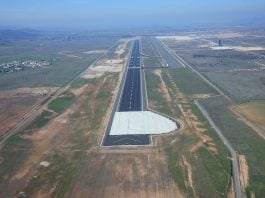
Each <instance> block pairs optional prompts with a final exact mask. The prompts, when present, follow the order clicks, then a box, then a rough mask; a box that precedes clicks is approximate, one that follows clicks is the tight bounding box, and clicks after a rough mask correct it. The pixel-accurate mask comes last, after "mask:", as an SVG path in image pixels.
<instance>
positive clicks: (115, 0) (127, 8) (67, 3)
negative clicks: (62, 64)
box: [0, 0, 265, 29]
mask: <svg viewBox="0 0 265 198" xmlns="http://www.w3.org/2000/svg"><path fill="white" fill-rule="evenodd" d="M264 19H265V1H264V0H185V1H184V0H182V1H179V0H1V1H0V26H22V27H50V28H80V29H82V28H83V29H89V28H90V29H91V28H92V29H93V28H119V27H121V28H122V27H126V28H127V27H159V26H192V25H218V24H221V25H232V24H237V23H242V22H244V21H248V22H251V21H252V20H253V21H254V20H263V21H264V22H265V20H264Z"/></svg>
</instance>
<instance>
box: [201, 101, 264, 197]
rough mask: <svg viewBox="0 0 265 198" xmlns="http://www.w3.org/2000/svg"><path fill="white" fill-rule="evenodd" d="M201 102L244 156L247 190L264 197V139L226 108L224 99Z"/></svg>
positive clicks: (226, 103) (226, 102)
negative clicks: (247, 167) (248, 182)
mask: <svg viewBox="0 0 265 198" xmlns="http://www.w3.org/2000/svg"><path fill="white" fill-rule="evenodd" d="M201 103H202V105H203V106H204V107H205V108H206V110H207V111H208V112H209V114H210V116H211V117H212V119H213V120H214V122H215V124H216V125H217V126H218V127H219V128H220V129H221V130H222V132H223V133H224V135H225V136H226V138H227V139H228V140H229V142H230V143H231V144H232V145H233V147H234V148H235V149H236V150H237V151H238V152H239V154H242V155H245V156H246V158H247V161H248V165H249V173H250V186H249V188H248V190H249V191H254V192H255V195H256V197H260V198H261V197H264V196H265V174H264V173H265V155H264V151H265V141H264V140H263V139H262V138H261V137H259V136H258V135H257V134H256V132H254V131H253V130H252V129H251V128H249V127H248V126H247V125H245V124H244V123H243V122H242V121H240V120H238V119H237V118H236V117H235V116H234V115H233V114H232V112H231V111H229V110H228V109H227V108H226V106H227V105H228V104H229V102H228V101H227V100H226V99H224V98H222V97H219V98H215V99H206V100H203V101H202V102H201Z"/></svg>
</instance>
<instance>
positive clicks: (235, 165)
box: [194, 100, 242, 198]
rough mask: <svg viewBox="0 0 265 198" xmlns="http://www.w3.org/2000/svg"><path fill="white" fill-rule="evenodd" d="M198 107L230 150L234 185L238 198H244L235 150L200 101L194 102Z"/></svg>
mask: <svg viewBox="0 0 265 198" xmlns="http://www.w3.org/2000/svg"><path fill="white" fill-rule="evenodd" d="M194 103H195V104H196V106H197V107H198V108H199V109H200V111H201V112H202V114H203V115H204V117H205V118H206V119H207V120H208V122H209V123H210V125H211V126H212V127H213V129H214V130H215V132H216V133H217V135H218V136H219V138H220V139H221V140H222V141H223V143H224V145H225V146H226V147H227V148H228V150H229V151H230V153H231V156H232V168H233V177H234V184H235V193H236V197H237V198H241V197H242V193H241V186H240V178H239V168H238V167H239V165H238V157H237V152H236V151H235V150H234V149H233V147H232V146H231V144H230V143H229V141H228V140H227V139H226V137H225V136H224V135H223V134H222V132H221V130H220V129H219V128H218V127H217V126H216V125H215V123H214V122H213V120H212V119H211V117H210V116H209V114H208V112H207V111H206V110H205V109H204V108H203V107H202V106H201V105H200V103H199V101H198V100H194Z"/></svg>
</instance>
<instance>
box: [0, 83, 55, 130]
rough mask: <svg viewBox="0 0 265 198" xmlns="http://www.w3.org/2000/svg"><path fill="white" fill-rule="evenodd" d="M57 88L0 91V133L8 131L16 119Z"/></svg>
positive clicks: (19, 118) (18, 119)
mask: <svg viewBox="0 0 265 198" xmlns="http://www.w3.org/2000/svg"><path fill="white" fill-rule="evenodd" d="M56 89H57V88H56V87H54V88H52V87H51V88H49V87H39V88H28V87H25V88H19V89H14V90H8V91H1V92H0V123H1V125H0V135H1V134H4V133H8V131H9V129H11V128H12V127H13V126H14V125H15V124H16V123H17V122H18V121H20V120H21V119H23V117H24V116H25V115H26V114H27V113H28V112H30V110H32V109H33V107H34V106H35V105H37V104H38V103H40V102H41V101H42V100H43V99H44V98H45V96H46V95H48V94H49V93H52V92H53V91H55V90H56Z"/></svg>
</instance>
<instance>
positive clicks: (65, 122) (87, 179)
mask: <svg viewBox="0 0 265 198" xmlns="http://www.w3.org/2000/svg"><path fill="white" fill-rule="evenodd" d="M118 51H119V52H121V51H122V48H119V50H118ZM119 64H121V63H119ZM120 79H121V74H120V75H119V77H118V78H117V75H116V76H115V73H112V74H111V75H109V76H108V72H106V73H105V75H102V76H101V77H99V78H96V80H95V81H93V83H88V84H85V85H83V86H81V87H79V88H71V89H70V91H71V92H72V93H74V94H75V95H76V100H75V102H74V103H73V105H71V106H70V107H69V108H68V109H67V110H66V111H65V112H64V113H62V114H61V115H58V116H57V117H55V118H54V119H52V120H51V121H50V122H48V124H46V125H45V126H44V127H42V128H40V129H35V131H33V132H31V133H29V134H27V133H26V134H24V135H23V137H24V138H26V139H28V140H31V142H32V143H33V145H32V147H30V148H29V152H28V156H27V157H26V160H24V161H23V163H21V164H20V165H19V166H18V169H17V170H16V171H15V172H14V173H12V176H11V177H10V178H9V179H8V182H5V183H4V184H3V183H2V184H1V185H0V187H2V188H4V189H5V190H4V191H3V189H1V191H2V192H5V193H4V194H2V193H0V195H3V196H5V197H6V196H10V195H12V196H13V195H18V194H21V193H22V194H23V193H25V192H27V193H29V195H31V196H32V197H50V196H54V195H58V193H61V190H62V189H63V192H64V197H122V198H123V197H158V198H159V197H176V196H177V197H180V198H181V197H184V196H183V195H182V192H180V191H179V189H178V187H177V185H176V184H175V183H174V181H173V179H172V177H171V176H170V173H169V170H168V165H167V159H166V155H165V153H164V152H163V151H162V150H161V148H160V141H159V139H160V138H159V137H157V138H154V139H155V140H154V142H156V146H154V147H144V148H127V149H117V148H111V149H106V148H100V147H99V143H100V141H101V138H102V135H103V134H104V132H105V127H106V125H107V123H108V122H107V120H108V116H109V112H111V107H112V106H111V105H109V104H110V103H113V102H114V100H115V97H114V95H112V97H111V96H109V95H108V94H107V95H104V94H103V95H102V90H106V93H108V92H107V91H111V92H110V93H113V94H115V93H117V88H118V81H120ZM101 97H103V99H101ZM109 97H110V99H109ZM105 106H107V110H105V109H104V107H105ZM102 108H103V109H102ZM101 109H102V110H101ZM102 111H103V113H102ZM101 115H102V116H101ZM97 116H100V122H99V126H97V125H95V122H96V120H98V117H97ZM95 118H97V119H96V120H94V119H95ZM76 153H80V154H81V155H82V158H78V156H79V155H76ZM54 154H56V155H60V156H61V160H60V161H57V162H55V161H53V160H52V159H53V158H52V156H54ZM74 156H75V157H74ZM43 161H47V162H48V163H50V166H48V167H46V168H40V163H41V162H43ZM60 162H63V163H65V165H63V167H59V168H60V169H59V170H57V169H56V166H57V164H56V163H58V164H60ZM58 166H59V165H58ZM185 166H186V167H187V170H189V168H188V164H187V163H185ZM72 167H75V168H74V169H73V170H74V172H69V174H70V173H71V174H73V176H72V177H71V178H70V180H69V181H68V180H67V179H69V178H68V175H67V174H68V172H67V170H68V168H69V169H70V170H72V169H71V168H72ZM54 169H55V170H57V171H56V172H53V170H54ZM50 171H51V172H50ZM65 171H66V172H65ZM64 174H66V175H64ZM52 175H55V178H53V177H52ZM60 175H63V176H64V177H61V176H60ZM34 178H40V181H42V182H41V185H38V184H34V181H35V180H34ZM38 181H39V180H38ZM65 181H67V182H68V183H67V184H65ZM64 185H67V187H62V186H64ZM29 189H30V190H29Z"/></svg>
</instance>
